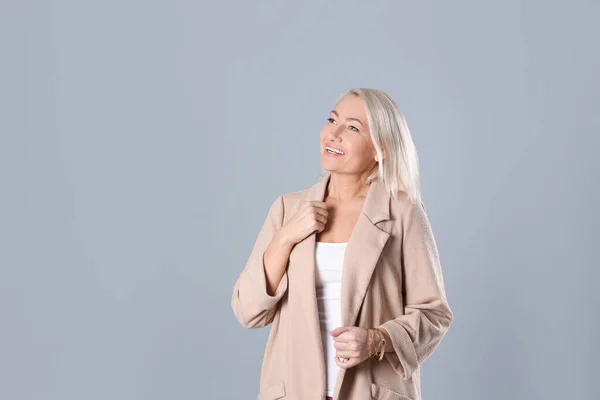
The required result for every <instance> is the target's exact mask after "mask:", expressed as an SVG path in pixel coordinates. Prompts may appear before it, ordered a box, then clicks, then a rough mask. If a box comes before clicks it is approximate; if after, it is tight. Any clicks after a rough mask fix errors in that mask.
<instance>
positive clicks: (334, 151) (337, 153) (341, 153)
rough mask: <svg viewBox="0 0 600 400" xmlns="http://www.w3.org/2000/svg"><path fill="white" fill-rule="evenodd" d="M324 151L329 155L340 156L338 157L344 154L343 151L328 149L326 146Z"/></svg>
mask: <svg viewBox="0 0 600 400" xmlns="http://www.w3.org/2000/svg"><path fill="white" fill-rule="evenodd" d="M325 150H326V151H327V152H328V153H329V154H336V155H340V156H343V155H344V154H346V153H344V152H343V151H341V150H338V149H334V148H332V147H329V146H326V147H325Z"/></svg>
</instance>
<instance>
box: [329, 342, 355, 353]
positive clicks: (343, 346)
mask: <svg viewBox="0 0 600 400" xmlns="http://www.w3.org/2000/svg"><path fill="white" fill-rule="evenodd" d="M333 347H335V349H336V350H342V351H354V350H355V349H353V348H352V347H350V344H349V343H348V342H339V341H334V342H333Z"/></svg>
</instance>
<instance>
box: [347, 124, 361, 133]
mask: <svg viewBox="0 0 600 400" xmlns="http://www.w3.org/2000/svg"><path fill="white" fill-rule="evenodd" d="M348 128H350V129H352V130H353V131H354V132H360V131H359V130H358V128H357V127H355V126H354V125H349V126H348Z"/></svg>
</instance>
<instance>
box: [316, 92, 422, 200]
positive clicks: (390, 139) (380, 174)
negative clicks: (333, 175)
mask: <svg viewBox="0 0 600 400" xmlns="http://www.w3.org/2000/svg"><path fill="white" fill-rule="evenodd" d="M348 95H354V96H358V97H360V98H361V99H362V100H363V101H364V103H365V106H366V109H367V118H368V120H369V121H368V123H369V130H370V131H371V140H372V141H373V145H374V147H375V150H376V152H377V158H378V159H379V160H380V161H379V162H377V164H376V166H375V167H374V168H373V172H372V173H371V174H370V175H369V176H368V178H367V182H371V181H373V180H375V179H379V180H381V181H382V182H383V184H384V186H385V188H386V190H387V191H388V192H389V193H390V195H391V196H392V197H394V198H395V197H396V195H397V192H398V190H402V191H404V192H406V193H407V194H408V196H409V197H410V198H411V200H413V201H415V202H421V184H420V179H419V158H418V156H417V149H416V147H415V144H414V143H413V140H412V136H411V135H410V131H409V130H408V125H407V123H406V120H405V119H404V115H403V114H402V112H401V111H400V107H399V106H398V104H397V103H396V102H395V101H394V99H392V98H391V97H390V96H389V95H388V94H387V93H385V92H383V91H381V90H378V89H368V88H355V89H351V90H349V91H347V92H344V93H342V94H341V95H340V96H339V97H338V98H337V100H336V102H335V105H336V106H337V105H338V103H339V102H340V101H341V100H342V99H343V98H344V97H346V96H348ZM384 154H385V158H384V157H383V155H384ZM325 172H326V171H324V170H323V171H322V172H321V174H322V175H324V173H325Z"/></svg>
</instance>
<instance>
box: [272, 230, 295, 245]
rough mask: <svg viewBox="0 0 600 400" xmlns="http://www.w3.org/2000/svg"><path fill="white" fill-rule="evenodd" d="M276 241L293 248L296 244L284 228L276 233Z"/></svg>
mask: <svg viewBox="0 0 600 400" xmlns="http://www.w3.org/2000/svg"><path fill="white" fill-rule="evenodd" d="M275 241H276V242H277V244H278V245H279V246H281V247H283V248H291V247H293V246H294V244H295V243H294V241H293V240H291V239H290V238H289V236H288V235H286V233H285V231H284V230H283V229H280V230H278V231H277V232H276V233H275Z"/></svg>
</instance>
